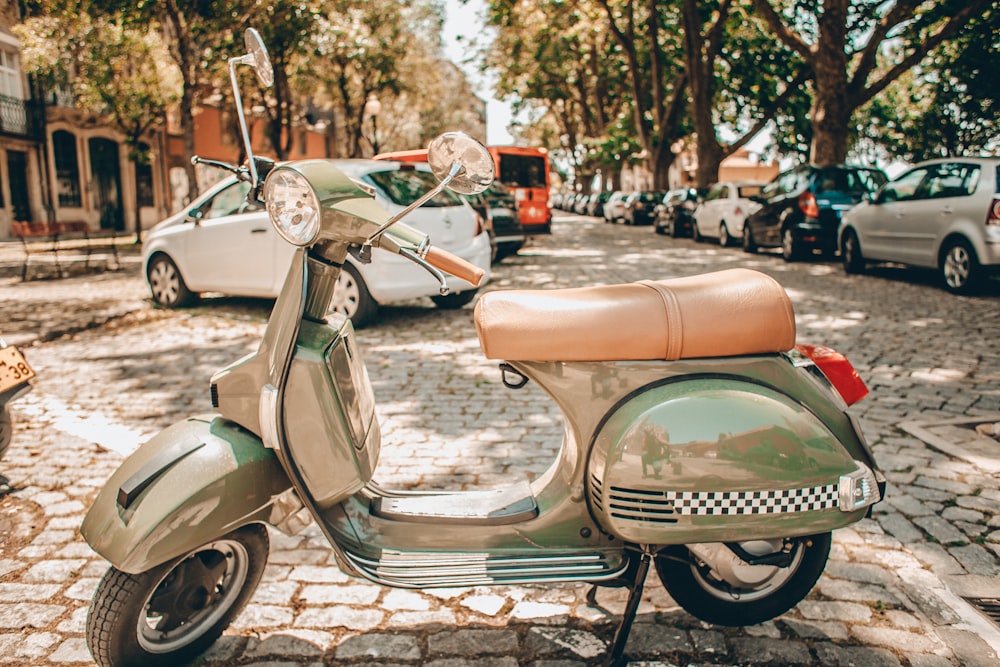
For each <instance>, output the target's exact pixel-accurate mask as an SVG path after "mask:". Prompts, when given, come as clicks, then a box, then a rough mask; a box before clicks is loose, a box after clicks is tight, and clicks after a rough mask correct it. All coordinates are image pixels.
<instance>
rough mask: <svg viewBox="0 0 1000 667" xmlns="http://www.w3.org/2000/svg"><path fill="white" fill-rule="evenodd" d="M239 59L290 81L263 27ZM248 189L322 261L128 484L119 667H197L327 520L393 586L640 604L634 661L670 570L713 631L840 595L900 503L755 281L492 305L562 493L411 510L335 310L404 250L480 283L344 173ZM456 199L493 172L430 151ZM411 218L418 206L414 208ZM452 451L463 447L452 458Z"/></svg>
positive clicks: (738, 276) (115, 539)
mask: <svg viewBox="0 0 1000 667" xmlns="http://www.w3.org/2000/svg"><path fill="white" fill-rule="evenodd" d="M246 44H247V50H248V53H247V54H246V55H243V56H240V57H237V58H233V59H231V60H230V62H229V71H230V77H231V79H232V85H233V89H234V95H236V97H237V105H236V107H237V109H242V104H241V103H240V102H239V88H238V85H237V80H236V66H237V65H240V64H250V65H252V66H254V67H255V68H256V70H257V72H258V75H259V76H260V78H261V81H262V82H263V83H265V84H266V83H267V82H268V80H269V79H270V76H269V71H270V66H269V61H268V57H267V51H266V48H265V47H264V45H263V43H262V42H261V40H260V38H259V36H258V35H257V34H256V33H255V32H254V31H253V30H248V31H247V34H246ZM240 123H241V130H242V133H243V139H244V142H245V147H246V150H247V154H248V156H249V157H248V161H247V165H246V167H234V166H226V165H221V166H225V167H226V168H227V169H229V170H230V171H234V172H236V173H238V174H240V175H241V176H242V177H245V178H246V179H248V180H249V181H250V182H251V183H252V185H253V187H252V188H251V196H252V197H257V198H259V199H260V200H261V201H262V202H263V203H264V205H265V206H266V208H267V211H268V213H269V216H270V219H271V222H272V223H273V225H274V226H275V228H276V229H277V230H278V232H279V233H280V234H281V235H282V236H283V237H284V238H285V239H286V240H287V241H288V242H290V243H292V244H294V245H296V246H298V248H299V250H298V251H297V252H296V254H295V258H294V260H293V262H292V265H291V267H290V269H289V272H288V276H287V279H286V282H285V285H284V288H283V290H282V292H281V294H280V296H279V297H278V299H277V300H276V302H275V304H274V309H273V312H272V313H271V316H270V319H269V320H268V323H267V326H266V329H265V332H264V334H263V338H262V340H261V343H260V346H259V348H258V349H257V351H256V352H254V353H252V354H249V355H247V356H246V357H244V358H242V359H240V360H238V361H236V362H235V363H233V364H231V365H230V366H228V367H226V368H224V369H222V370H220V371H218V372H217V373H216V374H215V375H214V376H213V377H212V380H211V399H212V406H213V408H214V410H215V411H214V412H212V413H210V414H204V415H199V416H194V417H191V418H189V419H186V420H184V421H182V422H179V423H177V424H174V425H172V426H170V427H168V428H167V429H166V430H164V431H163V432H161V433H160V434H158V435H157V436H155V437H154V438H153V439H152V440H150V441H149V442H147V443H145V444H144V445H142V446H141V447H140V448H139V449H138V450H137V451H136V452H135V453H134V454H132V455H131V456H130V457H128V459H126V460H125V462H124V463H123V464H122V465H121V467H120V468H119V469H118V470H117V471H116V472H115V473H114V474H113V475H112V476H111V478H110V479H109V481H108V482H107V485H106V486H105V487H104V488H103V489H102V491H101V492H100V494H99V495H98V497H97V499H96V500H95V502H94V504H93V506H92V507H91V508H90V510H89V512H88V514H87V516H86V519H85V520H84V523H83V526H82V533H83V536H84V537H85V539H86V540H87V542H88V543H89V544H90V545H91V546H92V547H93V548H94V550H95V551H97V552H98V553H99V554H101V556H103V557H104V558H106V559H107V560H108V561H109V562H110V563H111V567H110V568H109V569H108V571H107V574H106V575H105V576H104V578H103V579H102V581H101V583H100V585H99V586H98V589H97V591H96V594H95V596H94V599H93V602H92V604H91V607H90V610H89V614H88V618H87V643H88V645H89V647H90V650H91V652H92V654H93V656H94V659H95V660H96V661H97V663H98V664H100V665H102V666H104V667H111V666H121V665H144V666H148V665H175V664H179V663H182V662H184V661H187V660H190V659H191V658H193V657H194V656H196V655H197V654H198V653H200V652H201V651H204V650H205V649H206V648H207V647H208V646H209V645H211V644H212V643H213V642H214V641H215V640H216V638H217V637H219V636H220V634H221V633H222V632H223V631H224V630H225V629H226V627H227V626H228V625H229V623H230V622H231V621H232V620H233V618H234V617H235V616H236V614H237V613H238V612H239V611H240V609H241V608H242V607H243V606H244V604H245V603H246V602H247V600H248V599H249V598H250V596H251V595H252V594H253V591H254V589H255V587H256V586H257V583H258V581H259V580H260V578H261V574H262V572H263V570H264V565H265V562H266V559H267V553H268V532H267V529H266V526H272V527H274V528H276V529H278V530H280V531H282V532H285V533H289V534H294V533H295V532H297V531H298V530H301V529H302V528H303V527H304V526H306V525H308V524H309V523H310V522H315V523H316V524H317V525H318V526H319V529H320V530H321V531H322V533H323V535H324V536H325V537H326V539H327V541H328V542H329V545H330V548H331V549H332V551H333V553H334V555H335V557H336V562H337V564H338V565H339V567H340V568H341V569H342V570H343V571H344V572H346V573H348V574H350V575H352V576H356V577H360V578H363V579H367V580H369V581H372V582H376V583H379V584H383V585H386V586H394V587H402V588H411V589H421V588H427V587H440V586H445V587H452V586H476V585H497V584H546V583H556V582H587V583H590V584H593V585H595V586H618V587H626V588H627V589H628V590H629V596H628V602H627V605H626V608H625V611H624V614H623V617H622V620H621V623H620V625H619V627H618V629H617V631H616V634H615V637H614V639H613V640H612V643H611V645H610V646H609V650H608V653H607V660H608V663H609V664H620V663H621V661H622V660H623V659H624V647H625V641H626V639H627V636H628V634H629V630H630V627H631V624H632V620H633V618H634V616H635V613H636V609H637V607H638V603H639V599H640V596H641V591H642V587H643V584H644V581H645V578H646V575H647V572H648V569H649V567H650V565H653V566H655V569H656V572H657V574H658V575H659V577H660V579H661V580H662V581H663V584H664V586H665V587H666V589H667V591H668V592H669V593H670V595H671V596H672V597H673V598H674V599H675V600H676V602H677V603H678V604H679V605H681V606H682V607H683V608H684V609H686V610H687V611H688V612H690V613H691V614H693V615H694V616H696V617H698V618H700V619H703V620H705V621H707V622H710V623H716V624H720V625H750V624H755V623H760V622H762V621H765V620H767V619H770V618H773V617H775V616H777V615H779V614H782V613H783V612H785V611H787V610H788V609H790V608H791V607H793V606H794V605H795V604H797V603H798V602H799V601H800V600H802V599H803V598H804V597H805V596H806V595H807V594H808V592H809V591H810V589H811V588H812V587H813V585H814V584H815V582H816V580H817V579H818V578H819V576H820V574H821V573H822V571H823V569H824V567H825V564H826V561H827V558H828V554H829V551H830V543H831V531H833V530H836V529H838V528H841V527H843V526H848V525H850V524H853V523H855V522H857V521H859V520H860V519H862V518H863V517H865V516H866V515H867V513H868V512H869V511H870V509H871V506H872V505H873V504H874V503H876V502H878V501H879V500H881V498H882V496H883V493H884V488H885V478H884V477H883V475H882V474H881V472H880V471H879V469H878V467H877V465H876V463H875V461H874V458H873V456H872V453H871V450H870V449H869V447H868V445H867V444H866V442H865V440H864V438H863V436H862V434H861V431H860V430H859V428H858V425H857V424H856V422H855V420H854V419H853V418H852V417H851V416H850V415H849V414H848V413H847V407H848V405H849V404H850V403H852V402H854V401H856V400H858V399H860V398H861V397H862V396H864V394H865V393H866V392H867V389H866V388H865V387H864V383H863V382H862V381H861V380H860V378H859V377H858V376H857V373H855V372H854V369H853V368H852V367H851V366H850V363H849V362H848V361H847V360H846V359H845V358H844V357H842V356H841V355H839V354H837V353H836V352H833V351H832V350H829V349H827V348H821V347H815V348H810V347H804V346H796V345H795V320H794V315H793V312H792V306H791V302H790V301H789V299H788V297H787V295H786V293H785V291H784V290H783V289H782V288H781V286H780V285H779V284H778V283H777V282H776V281H774V280H773V279H771V278H769V277H768V276H765V275H763V274H761V273H758V272H754V271H750V270H743V269H736V270H728V271H719V272H716V273H710V274H707V275H700V276H693V277H686V278H678V279H669V280H661V281H643V282H639V283H633V284H622V285H607V286H599V287H584V288H571V289H552V290H510V291H493V292H490V293H487V294H484V295H482V296H481V298H480V299H479V302H478V303H477V305H476V308H475V325H476V327H477V331H478V335H479V340H480V343H481V346H482V349H483V352H484V353H485V356H486V357H487V358H490V359H496V360H500V361H501V362H502V363H500V373H501V377H502V379H503V381H504V383H505V384H506V385H507V386H509V387H511V388H512V389H516V388H519V387H522V386H523V385H524V384H525V383H527V382H529V381H530V382H535V383H537V384H538V385H539V386H540V387H541V388H542V389H543V390H544V391H545V392H546V393H547V394H548V395H549V396H550V397H551V398H552V400H554V401H555V402H556V403H557V404H558V405H559V407H560V408H561V410H562V412H563V417H564V424H565V432H564V437H563V442H562V447H561V449H560V451H559V454H558V456H557V457H556V459H555V461H554V462H553V463H552V465H551V467H550V468H549V469H548V471H547V472H546V473H545V474H543V475H542V476H541V477H539V478H538V479H535V480H533V481H530V482H529V481H527V480H520V481H513V482H512V483H511V484H510V485H508V486H506V487H504V488H500V489H485V490H474V491H465V492H454V493H445V492H440V491H413V490H394V489H388V488H383V487H382V486H380V485H379V484H377V483H376V482H375V481H374V480H373V477H374V473H375V471H376V464H377V463H378V459H379V450H380V444H381V434H380V430H379V422H378V420H377V418H376V406H375V397H374V393H373V390H372V385H371V383H370V381H369V377H368V373H367V371H366V369H365V364H364V356H363V352H362V348H361V343H360V341H359V339H358V336H357V334H356V332H355V330H354V328H353V326H352V324H351V321H350V320H349V319H346V318H344V317H343V316H340V315H338V314H335V313H332V314H331V313H328V312H327V310H328V304H329V303H330V299H331V296H332V294H333V290H334V286H335V284H336V281H337V276H338V274H339V273H340V271H341V269H342V267H343V264H344V261H345V259H346V257H347V255H348V253H354V254H355V255H356V256H357V257H361V258H364V257H366V256H370V254H369V253H371V252H373V251H379V252H395V253H397V254H400V255H402V256H404V257H407V258H408V259H410V260H412V261H414V262H416V263H418V264H419V265H421V266H423V267H424V268H425V269H427V270H428V271H429V272H431V273H432V274H433V275H434V276H436V277H437V279H438V280H439V281H440V284H441V292H442V294H445V293H446V292H447V285H446V282H445V280H444V275H443V273H445V272H447V273H451V274H453V275H455V276H458V277H460V278H462V279H464V280H466V281H468V282H469V283H471V284H472V285H476V284H477V283H478V282H479V280H480V278H481V273H480V272H479V270H478V269H477V268H476V267H474V266H472V265H471V264H468V263H467V262H464V261H463V260H461V259H460V258H458V257H455V256H453V255H451V254H450V253H447V252H443V251H441V250H439V249H437V248H435V247H434V246H432V245H431V241H430V239H428V238H427V237H425V236H424V235H423V234H421V233H420V232H419V231H417V230H415V229H413V228H411V227H408V226H407V225H406V224H405V223H403V222H400V219H401V218H403V217H405V215H406V214H407V213H408V212H409V211H403V212H402V213H400V214H398V215H396V216H390V215H389V214H388V213H387V212H385V211H384V210H382V209H381V208H380V207H379V206H378V205H377V204H376V203H375V201H374V199H373V195H372V190H371V189H370V188H369V187H368V186H366V185H364V184H362V183H358V182H355V181H352V180H351V179H350V178H348V177H346V176H345V175H344V174H343V173H341V172H340V171H338V170H337V169H336V168H334V167H333V166H332V165H331V164H330V163H329V162H328V161H324V160H302V161H296V162H289V163H285V164H274V163H273V162H271V161H269V160H265V159H263V158H259V157H254V156H253V154H252V152H251V148H250V142H249V140H248V137H247V132H246V123H245V120H244V119H243V118H242V116H241V117H240ZM428 151H429V153H428V158H429V164H430V165H431V168H432V170H433V171H434V172H435V174H436V175H437V176H438V178H439V179H440V184H439V185H438V186H437V187H436V188H435V189H433V190H432V191H430V192H428V193H427V195H425V196H424V197H423V198H422V199H421V200H420V201H418V202H417V203H415V204H414V207H416V206H418V205H420V203H422V201H425V200H427V199H428V198H430V197H432V196H434V195H435V194H436V193H438V192H440V191H441V189H442V188H444V187H449V188H451V189H452V190H454V191H456V192H458V193H461V194H473V193H476V192H481V191H482V190H483V189H484V188H486V187H487V186H488V185H489V183H490V182H491V181H492V179H493V161H492V159H491V158H490V155H489V153H488V152H487V151H486V149H485V148H484V147H483V146H482V145H481V144H479V143H478V142H476V141H474V140H472V139H471V138H469V137H467V136H465V135H462V134H458V133H448V134H444V135H442V136H441V137H438V138H437V139H435V140H434V141H432V142H431V144H430V146H429V149H428ZM411 210H412V209H411ZM446 446H447V443H442V447H443V448H444V447H446Z"/></svg>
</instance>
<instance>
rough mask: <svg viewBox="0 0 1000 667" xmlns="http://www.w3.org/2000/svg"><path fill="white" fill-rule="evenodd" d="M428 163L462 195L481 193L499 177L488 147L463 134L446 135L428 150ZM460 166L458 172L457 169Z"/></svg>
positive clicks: (441, 178) (436, 140)
mask: <svg viewBox="0 0 1000 667" xmlns="http://www.w3.org/2000/svg"><path fill="white" fill-rule="evenodd" d="M427 163H428V164H429V165H430V168H431V171H433V172H434V175H435V176H437V178H438V180H439V181H445V180H446V179H448V177H449V176H451V178H450V179H449V180H447V182H446V185H447V187H448V188H449V189H451V190H454V191H455V192H457V193H459V194H462V195H474V194H479V193H480V192H482V191H483V190H485V189H486V188H488V187H489V186H490V184H491V183H492V182H493V179H494V177H495V176H496V170H495V168H494V165H493V156H492V155H490V152H489V150H487V149H486V146H483V145H482V144H481V143H479V142H478V141H476V140H475V139H473V138H472V137H470V136H469V135H467V134H463V133H462V132H446V133H444V134H442V135H441V136H439V137H437V138H435V139H434V140H433V141H431V143H430V145H429V146H428V147H427ZM456 164H457V165H460V168H459V169H458V171H457V173H454V172H455V166H456Z"/></svg>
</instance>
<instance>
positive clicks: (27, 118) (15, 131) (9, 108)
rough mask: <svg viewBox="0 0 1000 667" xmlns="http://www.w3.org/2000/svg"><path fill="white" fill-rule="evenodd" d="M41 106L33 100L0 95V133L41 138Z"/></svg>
mask: <svg viewBox="0 0 1000 667" xmlns="http://www.w3.org/2000/svg"><path fill="white" fill-rule="evenodd" d="M41 131H42V123H41V107H40V106H39V105H38V103H37V102H33V101H31V100H19V99H17V98H16V97H9V96H7V95H0V134H6V135H11V136H17V137H24V138H27V139H39V138H41Z"/></svg>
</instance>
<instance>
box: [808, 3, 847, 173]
mask: <svg viewBox="0 0 1000 667" xmlns="http://www.w3.org/2000/svg"><path fill="white" fill-rule="evenodd" d="M847 4H848V0H826V2H824V4H823V6H824V11H823V14H822V15H821V16H820V18H819V42H818V43H817V52H816V58H815V59H814V61H813V69H814V73H815V83H816V91H815V94H814V97H813V105H812V110H811V112H810V118H811V120H812V128H813V137H812V146H811V147H810V155H809V160H810V162H812V163H813V164H816V165H819V166H825V165H829V164H840V163H842V162H844V160H846V159H847V136H848V125H849V121H850V118H851V110H850V109H849V108H848V100H847V51H846V46H847Z"/></svg>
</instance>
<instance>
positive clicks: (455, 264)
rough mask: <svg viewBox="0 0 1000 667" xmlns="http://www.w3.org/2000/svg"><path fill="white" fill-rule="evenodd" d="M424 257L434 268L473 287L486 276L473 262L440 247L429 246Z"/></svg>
mask: <svg viewBox="0 0 1000 667" xmlns="http://www.w3.org/2000/svg"><path fill="white" fill-rule="evenodd" d="M424 259H425V260H426V261H427V263H428V264H430V265H431V266H433V267H434V268H436V269H439V270H441V271H444V272H445V273H450V274H451V275H453V276H455V277H456V278H461V279H462V280H464V281H466V282H468V283H471V284H472V285H473V286H474V287H479V285H480V283H482V282H483V278H484V277H485V276H486V272H485V271H483V270H482V269H481V268H479V267H478V266H476V265H475V264H473V263H471V262H467V261H465V260H464V259H462V258H461V257H459V256H458V255H455V254H453V253H450V252H448V251H447V250H442V249H441V248H435V247H433V246H431V247H429V248H428V249H427V254H426V255H424Z"/></svg>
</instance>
